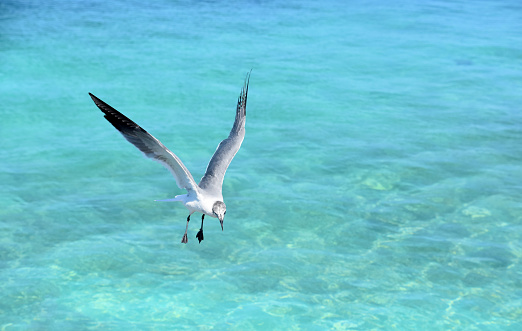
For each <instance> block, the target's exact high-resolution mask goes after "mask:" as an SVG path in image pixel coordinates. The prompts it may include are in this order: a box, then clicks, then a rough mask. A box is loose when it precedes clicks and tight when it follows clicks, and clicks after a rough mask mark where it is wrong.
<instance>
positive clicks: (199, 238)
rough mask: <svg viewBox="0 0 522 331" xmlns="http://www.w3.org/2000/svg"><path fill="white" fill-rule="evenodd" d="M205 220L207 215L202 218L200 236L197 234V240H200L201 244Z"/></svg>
mask: <svg viewBox="0 0 522 331" xmlns="http://www.w3.org/2000/svg"><path fill="white" fill-rule="evenodd" d="M204 218H205V214H203V216H201V228H200V229H199V232H198V234H196V238H198V240H199V243H200V244H201V240H203V219H204Z"/></svg>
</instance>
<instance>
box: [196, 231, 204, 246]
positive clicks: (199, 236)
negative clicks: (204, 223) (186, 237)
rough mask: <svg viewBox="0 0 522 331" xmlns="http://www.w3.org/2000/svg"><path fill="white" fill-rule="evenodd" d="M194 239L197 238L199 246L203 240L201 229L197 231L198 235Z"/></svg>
mask: <svg viewBox="0 0 522 331" xmlns="http://www.w3.org/2000/svg"><path fill="white" fill-rule="evenodd" d="M196 238H198V240H199V243H200V244H201V241H202V240H203V229H199V231H198V233H197V234H196Z"/></svg>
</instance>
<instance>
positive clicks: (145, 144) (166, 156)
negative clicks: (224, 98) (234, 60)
mask: <svg viewBox="0 0 522 331" xmlns="http://www.w3.org/2000/svg"><path fill="white" fill-rule="evenodd" d="M251 72H252V71H250V72H249V73H247V75H246V78H245V83H244V85H243V88H242V89H241V93H240V94H239V98H238V100H237V108H236V119H235V121H234V125H233V126H232V130H231V131H230V134H229V135H228V138H226V139H225V140H223V141H221V143H220V144H219V145H218V147H217V149H216V151H215V152H214V155H213V156H212V158H211V159H210V162H209V163H208V166H207V170H206V172H205V175H204V176H203V177H202V178H201V181H200V182H199V184H196V182H195V181H194V178H193V177H192V174H191V173H190V171H188V169H187V167H185V165H184V164H183V162H181V160H180V159H179V157H177V156H176V154H174V153H172V152H171V151H170V150H169V149H168V148H167V147H165V146H164V145H163V144H162V143H161V142H160V141H159V140H158V139H156V138H154V137H153V136H152V135H151V134H150V133H148V132H147V131H145V130H144V129H143V128H142V127H140V126H139V125H138V124H136V123H134V122H133V121H132V120H130V119H129V118H128V117H126V116H125V115H123V114H122V113H120V112H119V111H117V110H116V109H114V108H112V107H111V106H109V105H108V104H106V103H105V102H103V101H102V100H100V99H99V98H97V97H96V96H94V95H93V94H92V93H89V95H90V96H91V98H92V100H93V101H94V103H95V104H96V106H98V108H100V110H101V111H102V112H103V113H104V114H105V119H106V120H107V121H109V123H111V124H112V125H113V126H114V127H115V128H116V129H117V130H118V131H119V132H120V133H121V134H122V135H123V137H124V138H125V139H127V141H129V142H130V143H131V144H133V145H134V146H136V147H137V148H138V149H139V150H140V151H141V152H142V153H143V154H144V155H145V156H146V157H148V158H151V159H153V160H155V161H157V162H159V163H161V164H163V166H165V167H166V168H167V169H168V170H169V171H170V172H171V173H172V175H174V179H175V180H176V184H177V185H178V187H179V188H180V189H185V190H187V192H188V193H187V194H181V195H177V196H175V197H174V199H166V200H158V201H181V202H183V204H184V205H185V207H186V208H187V209H188V210H189V212H190V213H189V215H188V217H187V226H186V227H185V234H184V235H183V238H182V239H181V242H182V243H184V244H186V243H187V230H188V224H189V221H190V215H192V214H193V213H195V212H198V213H202V214H203V215H202V216H201V228H200V229H199V232H198V233H197V234H196V238H197V239H198V240H199V243H201V241H202V240H203V220H204V218H205V215H208V216H210V217H214V218H217V219H219V222H220V223H221V231H223V218H224V217H225V214H226V213H227V207H226V206H225V203H224V202H223V195H222V192H221V189H222V185H223V178H224V177H225V172H226V171H227V168H228V166H229V164H230V162H231V161H232V159H233V158H234V156H235V155H236V153H237V151H238V150H239V148H240V147H241V143H242V142H243V138H244V137H245V119H246V104H247V95H248V84H249V81H250V73H251Z"/></svg>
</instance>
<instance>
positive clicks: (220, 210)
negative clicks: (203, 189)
mask: <svg viewBox="0 0 522 331" xmlns="http://www.w3.org/2000/svg"><path fill="white" fill-rule="evenodd" d="M212 212H213V213H214V215H216V217H217V218H218V219H219V223H221V231H223V219H224V218H225V214H226V213H227V206H225V203H223V201H216V202H214V205H213V206H212Z"/></svg>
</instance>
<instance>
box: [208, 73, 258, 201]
mask: <svg viewBox="0 0 522 331" xmlns="http://www.w3.org/2000/svg"><path fill="white" fill-rule="evenodd" d="M249 81H250V73H248V74H247V76H246V78H245V84H244V85H243V89H242V90H241V94H240V95H239V98H238V100H237V109H236V120H235V121H234V126H233V127H232V130H231V131H230V134H229V136H228V138H227V139H225V140H223V141H222V142H221V143H220V144H219V146H218V147H217V149H216V151H215V152H214V155H213V156H212V159H210V162H209V163H208V166H207V171H206V172H205V175H204V176H203V178H201V181H200V182H199V187H201V188H202V189H205V190H207V191H209V192H212V193H216V194H219V195H221V186H222V185H223V178H225V172H226V171H227V168H228V165H229V164H230V162H231V161H232V159H233V158H234V156H235V155H236V153H237V151H238V150H239V147H241V143H242V142H243V138H244V137H245V119H246V104H247V96H248V83H249Z"/></svg>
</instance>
